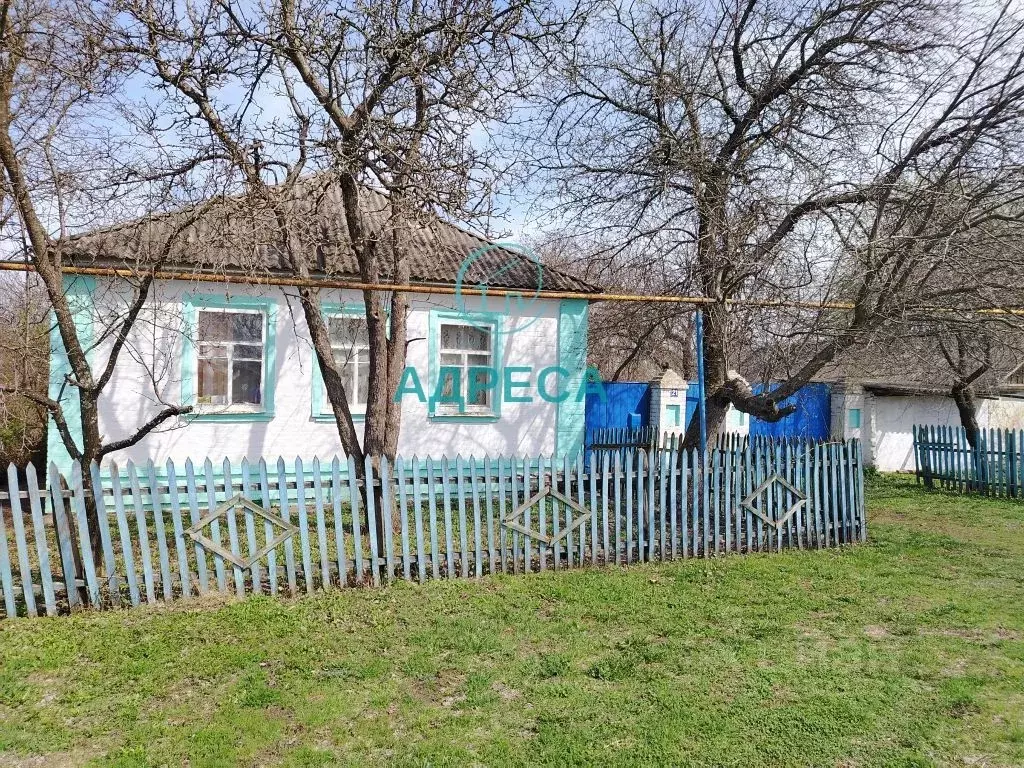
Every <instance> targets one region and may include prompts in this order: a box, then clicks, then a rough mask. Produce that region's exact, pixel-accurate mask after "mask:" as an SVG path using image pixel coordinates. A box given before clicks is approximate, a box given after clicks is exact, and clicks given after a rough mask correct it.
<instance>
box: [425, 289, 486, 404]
mask: <svg viewBox="0 0 1024 768" xmlns="http://www.w3.org/2000/svg"><path fill="white" fill-rule="evenodd" d="M504 321H505V316H504V315H502V314H500V313H498V312H459V311H457V310H448V309H432V310H431V311H430V317H429V320H428V327H427V387H426V393H425V394H426V396H427V408H428V411H427V415H428V417H429V418H430V420H431V421H434V422H438V423H453V424H487V423H494V422H496V421H500V420H501V405H502V396H501V395H502V392H501V391H502V389H503V385H502V381H503V378H504V377H503V373H502V372H503V370H504V366H503V365H502V364H501V361H502V343H501V342H502V333H501V331H502V329H503V328H504ZM445 323H461V324H463V325H471V326H476V327H477V328H479V327H481V326H484V325H489V326H490V327H491V358H492V360H493V361H494V368H495V371H496V372H497V377H498V378H497V382H496V384H495V387H494V389H493V390H492V400H491V403H492V405H491V413H486V414H485V413H460V414H451V413H437V411H436V409H435V403H434V401H433V395H434V392H436V391H437V382H438V380H439V379H440V376H441V325H442V324H445Z"/></svg>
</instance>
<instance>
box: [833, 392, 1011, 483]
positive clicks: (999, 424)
mask: <svg viewBox="0 0 1024 768" xmlns="http://www.w3.org/2000/svg"><path fill="white" fill-rule="evenodd" d="M846 405H847V406H848V408H862V409H863V417H862V422H861V429H859V430H853V429H851V428H850V427H849V424H848V423H847V425H846V430H845V434H844V437H846V438H850V437H860V438H862V439H863V440H864V454H865V456H864V458H865V460H866V461H867V462H868V463H869V464H872V465H873V466H874V467H876V468H877V469H878V470H879V471H882V472H913V471H914V436H913V428H914V427H915V426H917V425H921V424H930V425H936V426H939V425H944V426H952V427H959V426H960V414H959V412H958V411H957V408H956V404H955V403H954V402H953V400H952V398H949V397H942V396H938V395H927V396H925V395H914V396H902V395H877V394H868V395H864V396H861V395H860V394H859V393H857V394H853V395H851V396H849V402H847V404H846ZM978 421H979V423H980V424H981V426H982V427H983V428H986V429H987V428H990V427H991V428H1002V429H1005V428H1010V429H1024V401H1021V400H1014V399H1005V400H995V399H984V400H982V401H981V405H980V407H979V409H978ZM833 423H834V424H835V421H834V422H833Z"/></svg>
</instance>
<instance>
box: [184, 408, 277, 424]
mask: <svg viewBox="0 0 1024 768" xmlns="http://www.w3.org/2000/svg"><path fill="white" fill-rule="evenodd" d="M185 418H186V419H187V420H188V421H190V422H192V421H219V422H228V423H231V422H234V423H245V422H266V421H271V420H272V419H273V418H274V412H273V411H192V412H191V413H188V414H185Z"/></svg>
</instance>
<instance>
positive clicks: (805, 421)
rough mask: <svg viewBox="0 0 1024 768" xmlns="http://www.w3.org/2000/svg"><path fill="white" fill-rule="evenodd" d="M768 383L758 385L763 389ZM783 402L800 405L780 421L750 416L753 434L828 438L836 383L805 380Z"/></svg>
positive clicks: (751, 433) (758, 435)
mask: <svg viewBox="0 0 1024 768" xmlns="http://www.w3.org/2000/svg"><path fill="white" fill-rule="evenodd" d="M763 389H764V386H763V385H762V386H761V387H758V388H757V391H762V390H763ZM780 405H796V413H792V414H790V415H789V416H787V417H786V418H784V419H780V420H779V421H775V422H769V421H761V420H760V419H751V420H750V436H751V437H802V438H805V439H808V440H828V439H829V432H830V431H831V430H830V425H831V421H832V412H831V405H832V387H831V385H829V384H826V383H824V382H820V381H818V382H811V383H810V384H805V385H804V386H803V387H801V388H800V390H799V391H798V392H797V393H796V394H795V395H793V396H792V397H789V398H786V399H785V400H783V401H782V403H781V404H780Z"/></svg>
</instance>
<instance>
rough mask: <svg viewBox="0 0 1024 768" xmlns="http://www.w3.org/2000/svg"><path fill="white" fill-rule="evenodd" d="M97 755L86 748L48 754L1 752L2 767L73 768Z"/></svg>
mask: <svg viewBox="0 0 1024 768" xmlns="http://www.w3.org/2000/svg"><path fill="white" fill-rule="evenodd" d="M96 757H97V755H96V754H95V753H92V752H87V751H86V750H84V749H80V750H72V751H70V752H51V753H50V754H48V755H11V754H0V768H72V766H79V765H86V764H87V763H88V762H89V761H90V760H93V759H95V758H96Z"/></svg>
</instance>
